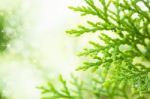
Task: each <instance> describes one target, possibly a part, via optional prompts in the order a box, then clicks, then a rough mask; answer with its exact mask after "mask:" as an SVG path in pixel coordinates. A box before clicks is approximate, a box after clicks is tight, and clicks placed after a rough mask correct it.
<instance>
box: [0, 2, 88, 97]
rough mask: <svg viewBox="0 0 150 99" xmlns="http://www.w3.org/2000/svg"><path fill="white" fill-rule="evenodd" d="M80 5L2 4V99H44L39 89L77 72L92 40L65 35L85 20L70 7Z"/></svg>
mask: <svg viewBox="0 0 150 99" xmlns="http://www.w3.org/2000/svg"><path fill="white" fill-rule="evenodd" d="M80 3H82V2H81V1H80V0H78V1H77V0H0V18H1V19H2V18H4V19H2V20H0V22H1V23H0V26H1V25H2V26H1V27H2V28H1V27H0V29H1V30H0V31H1V33H0V48H2V49H3V50H0V51H1V52H0V90H1V91H0V99H3V98H2V97H5V98H6V99H40V91H39V90H38V89H37V88H36V87H37V86H39V85H41V84H43V83H44V82H45V81H46V80H48V79H52V78H55V77H56V76H57V75H58V74H62V75H64V76H65V77H66V78H68V74H69V73H71V72H72V71H74V68H75V66H76V64H77V63H79V60H78V59H77V57H76V53H77V52H78V50H80V49H81V48H82V47H83V45H86V42H87V40H88V37H87V36H86V37H85V38H82V37H80V38H73V37H70V36H68V35H66V34H65V30H67V29H68V28H70V27H73V24H76V23H80V22H81V21H84V20H85V19H83V18H81V17H79V15H78V14H76V13H74V12H72V11H70V10H69V9H68V8H67V7H68V6H69V5H77V4H80ZM79 18H80V19H79ZM81 38H82V39H81ZM78 43H80V46H79V45H78Z"/></svg>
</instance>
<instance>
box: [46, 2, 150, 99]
mask: <svg viewBox="0 0 150 99" xmlns="http://www.w3.org/2000/svg"><path fill="white" fill-rule="evenodd" d="M84 1H85V2H86V5H83V6H77V7H69V8H70V9H72V10H74V11H76V12H80V13H81V15H82V16H87V15H92V16H93V17H94V18H96V17H97V18H98V21H97V22H93V21H91V20H88V21H87V25H80V26H78V27H77V28H74V29H70V30H68V31H67V33H69V34H71V35H75V36H80V35H86V34H87V33H98V39H99V41H97V42H94V41H90V42H89V44H90V45H92V48H85V49H84V50H83V51H82V52H81V53H80V54H79V56H82V57H88V58H90V60H85V62H83V65H82V66H80V67H79V68H78V69H77V70H87V69H92V71H93V70H94V71H95V72H93V73H92V80H87V81H86V79H85V81H84V82H85V83H84V86H86V88H87V89H86V90H84V91H89V93H90V94H92V96H93V97H92V98H89V99H149V98H150V23H149V21H150V1H149V0H84ZM106 32H108V33H106ZM109 33H112V34H113V35H115V37H112V36H111V35H110V34H109ZM100 41H103V42H104V44H101V43H99V42H100ZM100 54H101V55H100ZM60 82H62V84H65V83H64V82H63V80H62V81H60ZM87 83H88V84H87ZM89 83H91V84H90V86H89ZM64 86H65V85H64ZM53 87H54V86H53ZM76 87H77V86H76ZM64 89H65V88H64ZM43 90H46V89H43ZM60 90H61V89H60ZM47 92H48V93H51V94H54V96H55V95H57V93H58V92H55V90H51V91H47ZM66 92H67V93H71V92H72V90H68V91H66ZM67 93H66V94H65V96H66V95H67ZM69 95H70V94H68V95H67V96H69ZM88 97H89V96H88V95H87V96H85V97H84V95H83V99H88ZM45 99H51V98H45ZM54 99H64V98H63V97H62V96H61V95H60V96H57V98H54ZM65 99H74V98H72V97H65ZM75 99H82V98H75Z"/></svg>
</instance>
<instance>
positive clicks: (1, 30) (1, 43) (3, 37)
mask: <svg viewBox="0 0 150 99" xmlns="http://www.w3.org/2000/svg"><path fill="white" fill-rule="evenodd" d="M5 18H6V16H5V14H4V13H2V12H0V52H3V51H5V50H6V48H7V44H8V42H9V41H10V38H9V36H8V35H7V33H6V32H5V25H6V19H5Z"/></svg>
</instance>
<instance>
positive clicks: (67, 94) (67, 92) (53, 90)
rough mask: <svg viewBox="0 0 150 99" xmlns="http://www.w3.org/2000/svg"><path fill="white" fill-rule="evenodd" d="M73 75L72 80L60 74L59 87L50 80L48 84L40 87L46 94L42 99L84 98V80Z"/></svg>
mask: <svg viewBox="0 0 150 99" xmlns="http://www.w3.org/2000/svg"><path fill="white" fill-rule="evenodd" d="M71 77H72V79H71V81H67V80H65V79H64V78H63V77H62V75H60V76H59V79H58V80H59V82H60V84H61V86H59V87H58V86H57V85H56V84H54V83H52V82H48V84H47V86H44V87H43V86H42V87H39V89H40V90H42V94H44V95H43V96H42V99H83V96H82V90H83V89H84V88H83V83H82V81H81V80H79V79H77V78H76V77H75V76H73V75H72V76H71ZM68 84H70V86H69V85H68ZM57 87H58V88H57Z"/></svg>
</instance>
